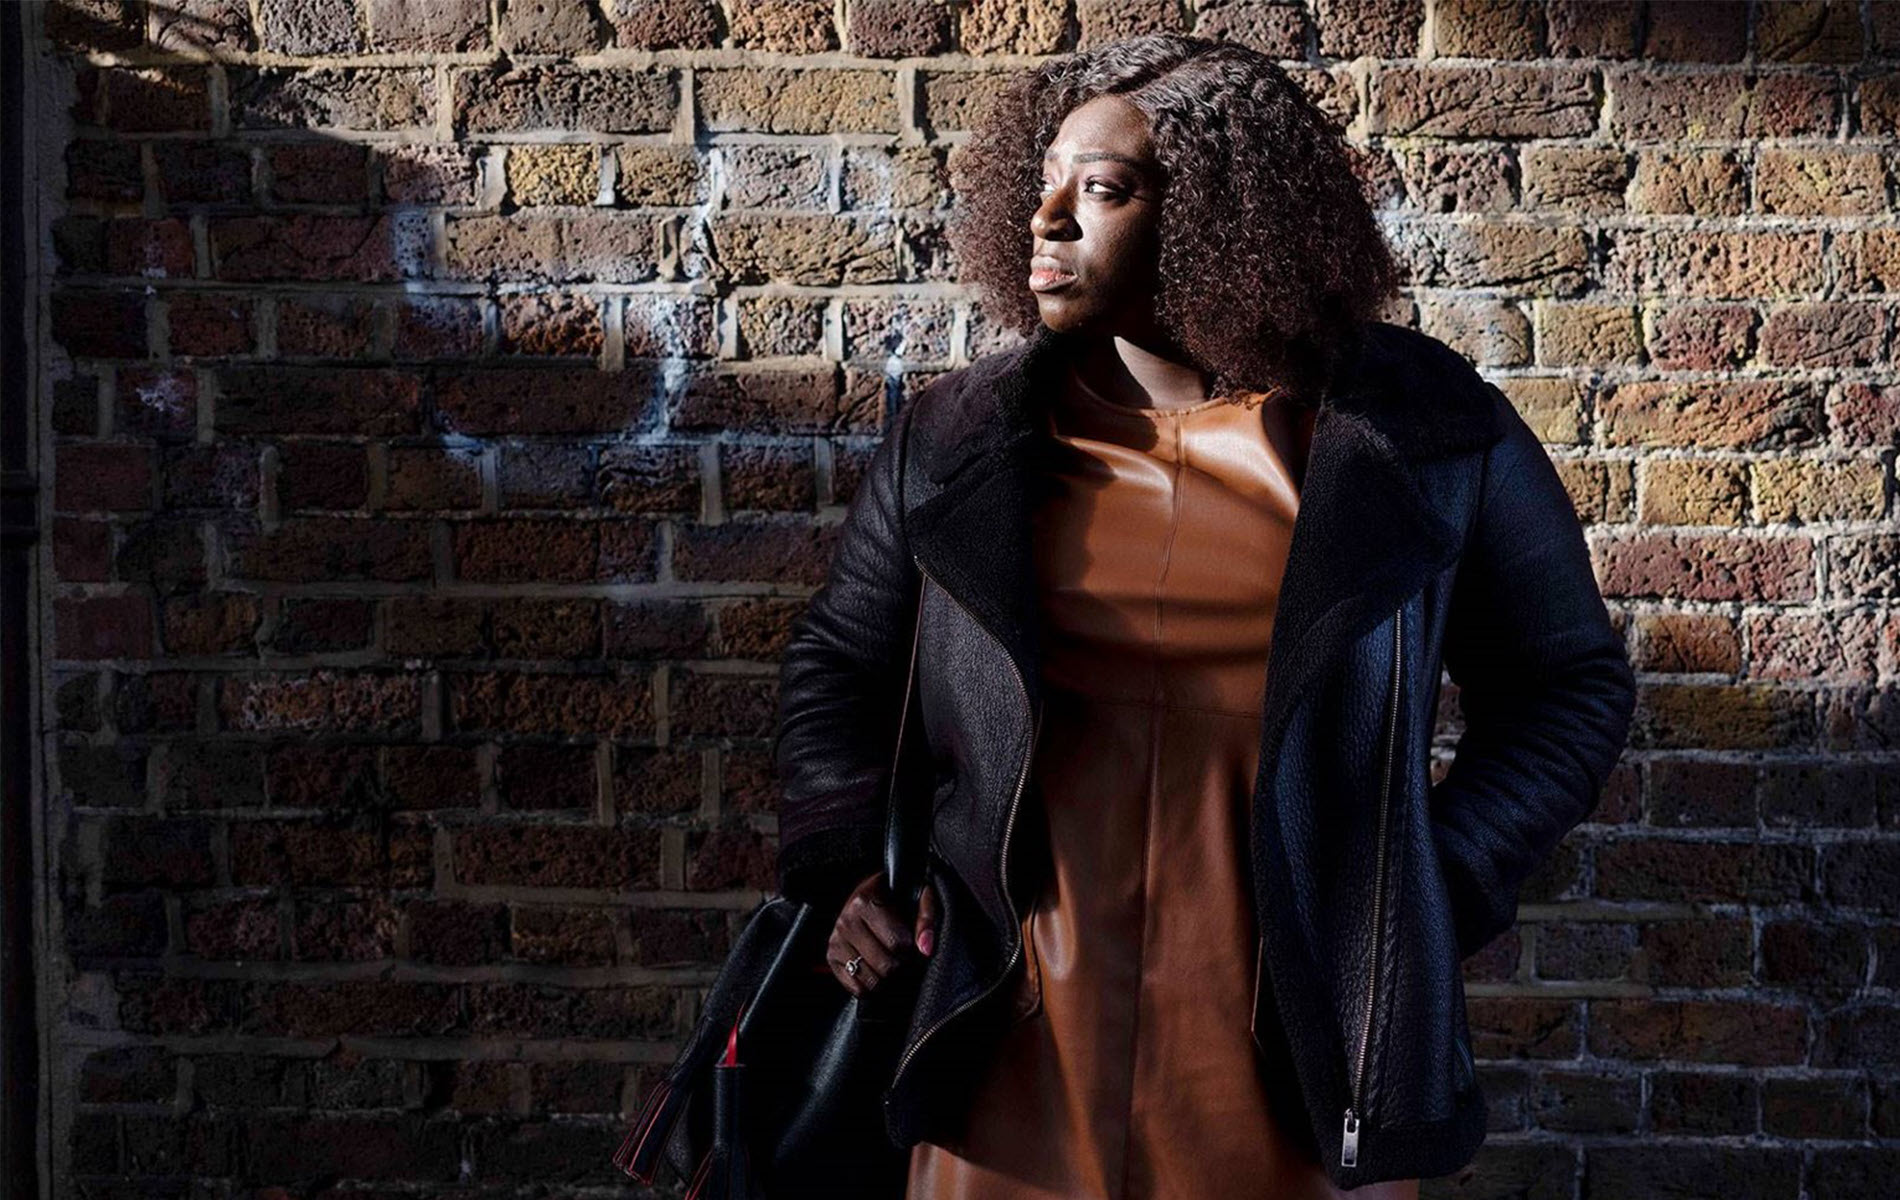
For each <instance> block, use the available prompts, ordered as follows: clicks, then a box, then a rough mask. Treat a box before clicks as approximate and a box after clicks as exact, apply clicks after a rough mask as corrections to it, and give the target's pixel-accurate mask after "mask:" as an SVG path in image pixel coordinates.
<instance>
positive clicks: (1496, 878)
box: [1430, 382, 1636, 957]
mask: <svg viewBox="0 0 1900 1200" xmlns="http://www.w3.org/2000/svg"><path fill="white" fill-rule="evenodd" d="M1484 386H1485V387H1486V388H1487V389H1489V391H1490V392H1491V394H1492V399H1493V401H1494V403H1496V404H1497V405H1498V406H1499V419H1500V420H1501V421H1502V422H1503V424H1504V426H1505V434H1504V437H1503V438H1502V439H1500V440H1499V441H1498V442H1497V443H1495V444H1494V445H1493V446H1492V447H1491V449H1490V450H1489V451H1488V452H1487V455H1486V463H1485V468H1484V476H1483V482H1482V486H1481V492H1480V496H1479V500H1478V511H1477V514H1476V517H1475V520H1474V524H1473V528H1472V532H1471V536H1470V540H1469V542H1468V543H1467V545H1466V547H1465V550H1464V555H1463V558H1462V560H1461V562H1460V565H1459V567H1458V572H1457V576H1456V578H1455V581H1454V583H1453V586H1452V595H1451V599H1450V602H1449V607H1448V611H1447V615H1446V629H1445V667H1446V669H1447V671H1449V673H1450V675H1451V679H1452V682H1454V683H1456V684H1457V685H1458V687H1459V693H1458V699H1459V707H1460V709H1461V711H1462V713H1463V715H1464V732H1463V734H1462V735H1461V736H1460V738H1459V740H1458V744H1457V752H1456V757H1455V759H1454V760H1453V762H1452V765H1451V768H1450V770H1449V772H1448V773H1447V774H1446V776H1445V778H1444V779H1443V780H1442V781H1441V782H1439V783H1438V784H1436V785H1434V786H1433V788H1432V789H1431V801H1430V804H1431V813H1432V823H1433V824H1432V828H1433V834H1434V838H1435V840H1436V842H1437V847H1438V851H1439V861H1440V864H1441V866H1442V867H1443V870H1444V873H1445V879H1446V884H1447V887H1448V889H1449V891H1450V895H1451V904H1452V912H1453V919H1454V922H1455V924H1456V926H1457V938H1458V948H1459V953H1460V956H1461V957H1467V956H1469V955H1471V954H1473V953H1475V952H1476V951H1478V950H1480V949H1482V948H1483V947H1484V946H1485V945H1486V944H1488V943H1489V942H1490V941H1491V940H1492V939H1493V938H1495V937H1496V936H1498V935H1499V934H1500V933H1502V932H1504V930H1505V929H1507V928H1509V927H1510V925H1511V923H1512V922H1513V921H1514V920H1516V917H1517V895H1518V889H1519V888H1520V886H1521V885H1522V884H1523V882H1524V879H1525V878H1526V877H1527V876H1528V875H1530V874H1531V873H1532V872H1533V871H1535V870H1536V869H1537V868H1538V867H1539V866H1541V865H1542V864H1543V862H1544V861H1545V860H1546V859H1547V858H1548V856H1549V855H1550V854H1551V853H1552V851H1554V850H1555V849H1556V846H1557V843H1558V841H1559V840H1560V839H1561V838H1562V837H1563V836H1564V834H1566V833H1567V832H1569V831H1570V829H1571V828H1572V827H1573V826H1575V825H1576V824H1577V823H1579V822H1580V821H1582V820H1583V819H1584V818H1585V817H1586V816H1588V815H1589V813H1590V811H1591V810H1592V809H1593V808H1595V807H1596V805H1597V802H1598V800H1599V799H1600V797H1601V794H1602V790H1603V786H1604V784H1605V782H1606V781H1607V780H1608V777H1609V773H1610V770H1611V769H1612V768H1613V767H1614V766H1615V765H1616V762H1617V759H1618V758H1619V757H1620V755H1621V754H1622V751H1623V747H1624V744H1625V740H1626V739H1627V737H1628V734H1629V728H1630V721H1631V715H1632V713H1633V711H1634V709H1635V704H1636V687H1635V681H1634V679H1635V677H1634V673H1633V672H1632V670H1631V668H1630V663H1629V658H1628V655H1627V652H1626V650H1625V648H1624V643H1623V639H1622V637H1621V636H1620V635H1619V634H1618V633H1617V632H1616V630H1615V628H1614V627H1613V626H1612V625H1611V623H1610V619H1609V613H1608V611H1607V610H1606V608H1605V606H1604V603H1603V596H1602V593H1601V591H1600V589H1599V588H1598V586H1597V582H1596V577H1595V575H1594V573H1593V571H1592V569H1591V566H1590V558H1589V551H1588V549H1587V548H1586V546H1585V543H1584V538H1583V530H1582V527H1581V525H1580V523H1579V521H1578V518H1577V512H1576V509H1575V507H1574V506H1573V505H1572V504H1571V502H1570V497H1569V493H1568V492H1567V491H1565V489H1564V486H1563V481H1562V479H1561V478H1559V476H1558V474H1557V471H1556V468H1555V466H1554V465H1553V464H1552V463H1551V461H1550V457H1549V455H1548V454H1546V453H1545V452H1544V448H1543V446H1542V445H1541V444H1540V443H1539V442H1538V439H1537V435H1536V434H1535V433H1534V432H1533V431H1532V430H1531V429H1530V427H1529V426H1528V425H1526V424H1525V422H1524V419H1523V418H1522V417H1520V416H1519V415H1518V413H1517V410H1516V409H1515V408H1514V407H1513V406H1512V405H1511V402H1510V400H1509V399H1508V398H1507V397H1505V395H1504V394H1503V392H1501V391H1499V390H1498V388H1497V387H1496V385H1494V384H1491V383H1488V382H1487V383H1485V385H1484Z"/></svg>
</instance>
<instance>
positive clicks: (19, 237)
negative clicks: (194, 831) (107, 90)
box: [0, 4, 40, 1200]
mask: <svg viewBox="0 0 1900 1200" xmlns="http://www.w3.org/2000/svg"><path fill="white" fill-rule="evenodd" d="M25 14H26V6H25V5H18V4H0V1162H3V1163H4V1175H5V1182H4V1187H5V1189H6V1190H5V1192H4V1193H0V1194H4V1196H5V1197H6V1200H38V1197H39V1194H40V1185H39V1140H38V1127H39V1016H38V1009H37V1007H36V1004H35V999H34V986H33V976H34V972H33V967H34V963H33V927H34V923H35V912H34V907H35V906H34V887H33V797H34V795H35V791H36V789H35V788H34V786H33V785H34V772H33V732H32V695H33V677H34V664H33V663H32V662H31V661H30V660H29V650H30V648H31V646H32V638H31V636H30V627H29V625H28V622H29V621H31V620H32V615H33V602H32V601H33V582H34V576H33V553H34V546H35V543H36V541H37V540H38V537H39V482H38V480H37V479H36V478H35V477H34V472H33V457H32V455H33V447H34V439H33V436H32V433H33V430H32V413H33V401H32V393H31V380H32V375H31V373H30V372H29V371H28V370H27V359H26V315H25V314H26V312H27V305H28V304H29V303H30V302H31V300H30V298H29V296H28V294H27V283H26V241H25V236H26V230H25V222H26V212H27V206H26V196H25V192H24V190H23V188H24V181H25V172H26V161H25V156H26V138H25V133H26V129H25V115H24V114H25V110H26V104H25V100H26V78H25V74H26V72H25V68H26V56H25V50H24V37H25V31H24V29H23V27H22V24H21V22H22V21H23V20H24V19H25Z"/></svg>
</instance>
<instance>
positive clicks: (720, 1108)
mask: <svg viewBox="0 0 1900 1200" xmlns="http://www.w3.org/2000/svg"><path fill="white" fill-rule="evenodd" d="M744 1016H745V1006H744V1005H741V1006H740V1007H739V1017H740V1018H743V1017H744ZM744 1081H745V1066H744V1064H742V1063H740V1061H739V1020H738V1019H735V1020H734V1021H733V1023H732V1032H731V1033H730V1034H728V1035H727V1037H726V1055H725V1057H724V1058H722V1059H720V1060H719V1063H718V1065H717V1066H715V1067H714V1068H713V1143H712V1149H711V1150H709V1151H707V1152H706V1158H705V1161H703V1162H701V1163H700V1164H699V1170H697V1171H695V1172H693V1184H692V1187H691V1188H689V1189H688V1190H687V1192H686V1200H752V1197H753V1183H752V1164H751V1162H750V1160H749V1159H748V1157H747V1154H746V1136H745V1109H744V1098H745V1092H744V1088H743V1086H742V1085H743V1083H744Z"/></svg>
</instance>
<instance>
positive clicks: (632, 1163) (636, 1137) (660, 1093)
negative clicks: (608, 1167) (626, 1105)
mask: <svg viewBox="0 0 1900 1200" xmlns="http://www.w3.org/2000/svg"><path fill="white" fill-rule="evenodd" d="M672 1090H673V1083H672V1081H671V1080H669V1079H662V1080H660V1082H659V1084H658V1085H657V1086H656V1087H654V1089H653V1090H652V1091H650V1092H648V1093H647V1098H646V1103H644V1104H642V1105H641V1106H640V1113H639V1115H638V1116H637V1117H635V1118H634V1121H633V1128H632V1129H630V1130H628V1131H627V1136H626V1137H625V1138H624V1139H622V1141H621V1143H620V1148H619V1149H618V1150H616V1151H614V1157H613V1163H614V1165H615V1166H616V1167H619V1168H620V1169H621V1170H622V1171H624V1172H626V1173H627V1174H628V1175H631V1176H632V1177H633V1178H635V1179H637V1180H639V1181H640V1182H641V1183H652V1182H653V1177H654V1175H655V1174H657V1173H658V1172H657V1167H658V1165H659V1159H658V1157H657V1156H655V1158H654V1161H653V1163H652V1164H651V1165H650V1166H649V1167H648V1169H647V1170H646V1171H645V1172H642V1171H640V1170H639V1169H638V1164H639V1161H640V1152H641V1151H642V1150H643V1149H645V1147H646V1143H647V1139H648V1138H649V1137H651V1136H652V1134H653V1131H654V1124H655V1122H656V1121H657V1120H658V1119H659V1116H660V1113H661V1112H662V1111H663V1110H664V1109H665V1107H666V1104H665V1101H666V1098H667V1096H668V1095H669V1094H671V1092H672Z"/></svg>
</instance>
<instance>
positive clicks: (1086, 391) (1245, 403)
mask: <svg viewBox="0 0 1900 1200" xmlns="http://www.w3.org/2000/svg"><path fill="white" fill-rule="evenodd" d="M1068 378H1069V382H1070V383H1071V384H1073V385H1074V386H1075V389H1076V391H1077V392H1079V393H1080V394H1081V395H1082V397H1083V398H1084V399H1086V400H1088V401H1089V402H1090V403H1091V404H1092V405H1093V406H1095V407H1096V408H1102V409H1107V410H1109V411H1111V412H1118V413H1126V414H1128V415H1129V416H1131V417H1143V418H1147V419H1149V420H1159V419H1161V418H1164V417H1185V416H1191V415H1193V414H1194V413H1198V412H1205V411H1207V410H1208V409H1213V408H1236V407H1238V408H1258V407H1260V405H1262V404H1264V403H1266V402H1267V401H1268V400H1270V399H1271V398H1272V397H1273V396H1274V395H1276V394H1277V392H1242V393H1240V394H1238V395H1227V394H1219V395H1213V396H1209V397H1208V398H1207V399H1205V400H1199V401H1196V402H1195V403H1193V404H1186V405H1181V406H1178V407H1172V408H1164V407H1146V406H1139V405H1133V404H1123V403H1121V402H1120V401H1119V400H1110V399H1109V398H1108V397H1107V396H1104V395H1102V394H1101V393H1100V392H1098V391H1096V390H1095V389H1094V388H1092V387H1090V386H1089V385H1088V383H1087V381H1086V380H1084V379H1083V378H1082V376H1081V374H1080V373H1079V372H1078V371H1076V370H1075V369H1074V367H1073V366H1071V367H1070V369H1069V371H1068Z"/></svg>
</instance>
